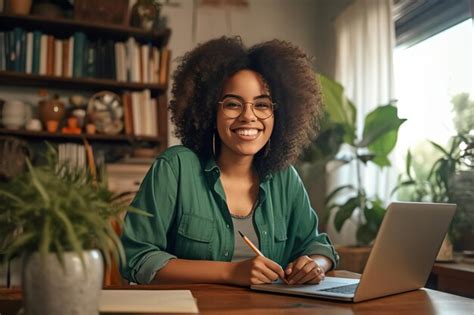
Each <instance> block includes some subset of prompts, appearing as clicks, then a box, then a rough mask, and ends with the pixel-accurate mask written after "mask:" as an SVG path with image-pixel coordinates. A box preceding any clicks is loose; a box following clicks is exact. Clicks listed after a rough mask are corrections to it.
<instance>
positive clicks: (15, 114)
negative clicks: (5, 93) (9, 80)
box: [1, 101, 28, 129]
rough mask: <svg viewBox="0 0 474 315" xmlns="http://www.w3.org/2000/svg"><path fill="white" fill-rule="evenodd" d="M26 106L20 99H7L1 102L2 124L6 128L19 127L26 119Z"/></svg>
mask: <svg viewBox="0 0 474 315" xmlns="http://www.w3.org/2000/svg"><path fill="white" fill-rule="evenodd" d="M27 114H28V110H27V106H26V104H25V103H23V102H22V101H7V102H5V104H3V109H2V115H1V116H2V124H3V125H4V126H5V128H7V129H20V128H22V127H23V126H24V125H25V122H26V119H27Z"/></svg>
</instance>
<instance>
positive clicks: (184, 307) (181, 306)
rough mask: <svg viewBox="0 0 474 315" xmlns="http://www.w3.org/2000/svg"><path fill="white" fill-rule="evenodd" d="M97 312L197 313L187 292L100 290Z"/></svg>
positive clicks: (193, 302)
mask: <svg viewBox="0 0 474 315" xmlns="http://www.w3.org/2000/svg"><path fill="white" fill-rule="evenodd" d="M99 311H100V312H104V313H109V312H110V313H113V312H115V313H125V312H126V313H192V314H195V313H198V312H199V310H198V307H197V304H196V300H195V299H194V297H193V295H192V293H191V291H189V290H102V292H101V296H100V302H99Z"/></svg>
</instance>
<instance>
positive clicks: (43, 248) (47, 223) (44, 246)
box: [39, 215, 51, 260]
mask: <svg viewBox="0 0 474 315" xmlns="http://www.w3.org/2000/svg"><path fill="white" fill-rule="evenodd" d="M50 244H51V217H50V216H49V215H48V216H46V217H45V219H44V223H43V230H42V233H41V240H40V245H39V252H40V256H41V257H42V259H43V260H44V259H46V255H47V253H48V251H49V246H50Z"/></svg>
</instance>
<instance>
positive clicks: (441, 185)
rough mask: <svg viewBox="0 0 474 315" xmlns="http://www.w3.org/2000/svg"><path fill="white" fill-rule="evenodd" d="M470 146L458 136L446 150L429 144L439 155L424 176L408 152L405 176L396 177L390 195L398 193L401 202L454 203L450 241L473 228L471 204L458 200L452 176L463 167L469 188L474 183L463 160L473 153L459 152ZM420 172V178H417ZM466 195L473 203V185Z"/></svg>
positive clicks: (465, 139) (473, 217)
mask: <svg viewBox="0 0 474 315" xmlns="http://www.w3.org/2000/svg"><path fill="white" fill-rule="evenodd" d="M469 143H470V146H471V150H472V147H474V144H473V142H472V140H471V141H470V140H469V138H467V137H466V136H464V135H461V134H458V135H456V136H454V137H452V138H451V140H450V144H449V145H448V148H444V147H443V146H441V145H440V144H437V143H435V142H432V141H430V144H431V145H432V147H433V148H434V149H435V150H437V151H438V152H439V153H440V154H441V156H440V157H439V158H438V159H436V160H435V161H434V162H433V163H432V165H431V167H430V169H429V172H428V174H427V175H426V174H424V173H421V172H419V171H418V172H417V169H416V166H414V165H413V158H412V154H411V152H410V151H408V153H407V158H406V166H405V173H404V174H400V175H399V177H398V185H397V186H396V187H395V189H394V190H393V191H392V194H394V193H395V192H397V191H398V192H400V193H399V199H401V200H407V201H427V202H437V203H439V202H441V203H442V202H450V203H457V204H458V207H457V211H456V214H455V216H454V219H453V221H452V223H451V226H450V228H449V236H450V237H451V240H453V241H457V240H458V239H459V238H460V237H461V235H462V234H463V233H464V232H467V231H470V230H472V229H474V213H473V212H472V211H469V210H468V208H467V207H468V206H472V205H466V204H463V203H462V202H461V200H459V198H458V194H457V191H456V187H455V182H454V177H455V176H456V174H457V173H459V171H460V170H461V169H463V168H464V169H469V168H470V169H471V175H470V177H471V185H472V182H473V181H474V180H473V179H472V177H473V176H474V173H472V172H473V166H472V165H470V166H468V165H466V164H464V163H463V160H464V159H466V158H469V159H473V153H472V152H470V151H468V150H463V149H462V148H469ZM473 160H474V159H473ZM420 173H421V175H418V174H420ZM467 194H468V196H467V198H469V199H470V200H471V201H472V200H474V192H473V191H472V186H471V187H470V190H469V192H467ZM465 197H466V196H465Z"/></svg>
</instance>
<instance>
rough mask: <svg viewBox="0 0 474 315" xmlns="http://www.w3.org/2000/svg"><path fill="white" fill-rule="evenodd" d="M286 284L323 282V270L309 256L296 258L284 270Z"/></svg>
mask: <svg viewBox="0 0 474 315" xmlns="http://www.w3.org/2000/svg"><path fill="white" fill-rule="evenodd" d="M285 275H286V280H287V281H288V284H303V283H307V284H310V283H313V284H314V283H319V282H321V281H322V280H324V277H325V274H324V270H323V268H322V267H321V266H319V264H318V263H317V262H316V261H315V260H313V259H312V258H311V257H309V256H301V257H298V258H297V259H296V260H295V261H293V262H291V263H289V264H288V266H287V267H286V269H285Z"/></svg>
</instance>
